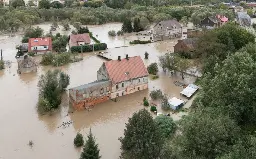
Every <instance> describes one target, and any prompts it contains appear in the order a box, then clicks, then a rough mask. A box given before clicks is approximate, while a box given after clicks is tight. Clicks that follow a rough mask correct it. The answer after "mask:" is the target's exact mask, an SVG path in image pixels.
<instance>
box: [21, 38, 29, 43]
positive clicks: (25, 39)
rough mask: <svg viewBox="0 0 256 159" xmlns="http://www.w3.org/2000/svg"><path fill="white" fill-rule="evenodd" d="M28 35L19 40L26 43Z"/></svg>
mask: <svg viewBox="0 0 256 159" xmlns="http://www.w3.org/2000/svg"><path fill="white" fill-rule="evenodd" d="M28 40H29V37H23V38H22V40H21V42H22V43H28Z"/></svg>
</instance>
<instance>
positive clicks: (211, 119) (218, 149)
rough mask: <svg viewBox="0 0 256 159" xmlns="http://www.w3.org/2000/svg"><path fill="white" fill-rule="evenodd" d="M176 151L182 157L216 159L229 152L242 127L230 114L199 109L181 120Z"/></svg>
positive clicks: (176, 139)
mask: <svg viewBox="0 0 256 159" xmlns="http://www.w3.org/2000/svg"><path fill="white" fill-rule="evenodd" d="M179 128H180V131H181V133H179V135H178V136H177V138H175V141H174V143H173V144H174V145H173V147H175V148H176V149H175V151H177V152H178V154H179V155H181V156H182V157H181V158H187V157H189V158H200V159H206V158H207V159H214V158H216V157H218V156H220V155H223V154H225V153H226V152H229V151H230V150H231V148H232V146H233V145H234V144H235V143H236V140H237V139H238V138H239V137H240V128H239V127H238V126H237V125H236V124H235V122H234V121H233V120H231V119H230V118H229V117H228V116H226V115H222V114H217V113H215V112H213V113H210V112H209V110H205V111H198V112H196V113H193V114H190V115H188V116H186V117H185V118H184V119H183V120H181V121H180V124H179Z"/></svg>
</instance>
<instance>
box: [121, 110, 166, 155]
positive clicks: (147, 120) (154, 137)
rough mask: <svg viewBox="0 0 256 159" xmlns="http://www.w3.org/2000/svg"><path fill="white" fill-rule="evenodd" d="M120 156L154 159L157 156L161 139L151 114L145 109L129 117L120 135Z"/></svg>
mask: <svg viewBox="0 0 256 159" xmlns="http://www.w3.org/2000/svg"><path fill="white" fill-rule="evenodd" d="M119 140H120V142H121V150H122V155H121V157H122V158H125V159H126V158H140V159H155V158H158V157H159V154H160V150H161V147H162V145H163V140H162V138H161V133H160V132H159V130H158V127H157V125H156V123H155V122H154V120H153V118H152V116H151V115H150V113H149V112H148V111H147V110H146V109H142V110H140V111H139V112H137V113H134V114H133V116H132V118H129V121H128V123H127V124H126V129H125V130H124V137H121V138H120V139H119Z"/></svg>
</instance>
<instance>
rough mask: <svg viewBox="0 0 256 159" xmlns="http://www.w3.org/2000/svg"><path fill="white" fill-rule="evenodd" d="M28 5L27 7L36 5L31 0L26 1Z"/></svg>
mask: <svg viewBox="0 0 256 159" xmlns="http://www.w3.org/2000/svg"><path fill="white" fill-rule="evenodd" d="M28 6H29V7H34V6H36V4H35V3H34V1H33V0H30V1H28Z"/></svg>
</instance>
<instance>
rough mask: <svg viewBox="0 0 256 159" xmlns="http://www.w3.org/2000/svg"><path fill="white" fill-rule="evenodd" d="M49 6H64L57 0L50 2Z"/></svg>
mask: <svg viewBox="0 0 256 159" xmlns="http://www.w3.org/2000/svg"><path fill="white" fill-rule="evenodd" d="M51 7H52V8H57V9H60V8H63V7H64V6H63V4H62V3H60V2H59V1H53V2H52V3H51Z"/></svg>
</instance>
